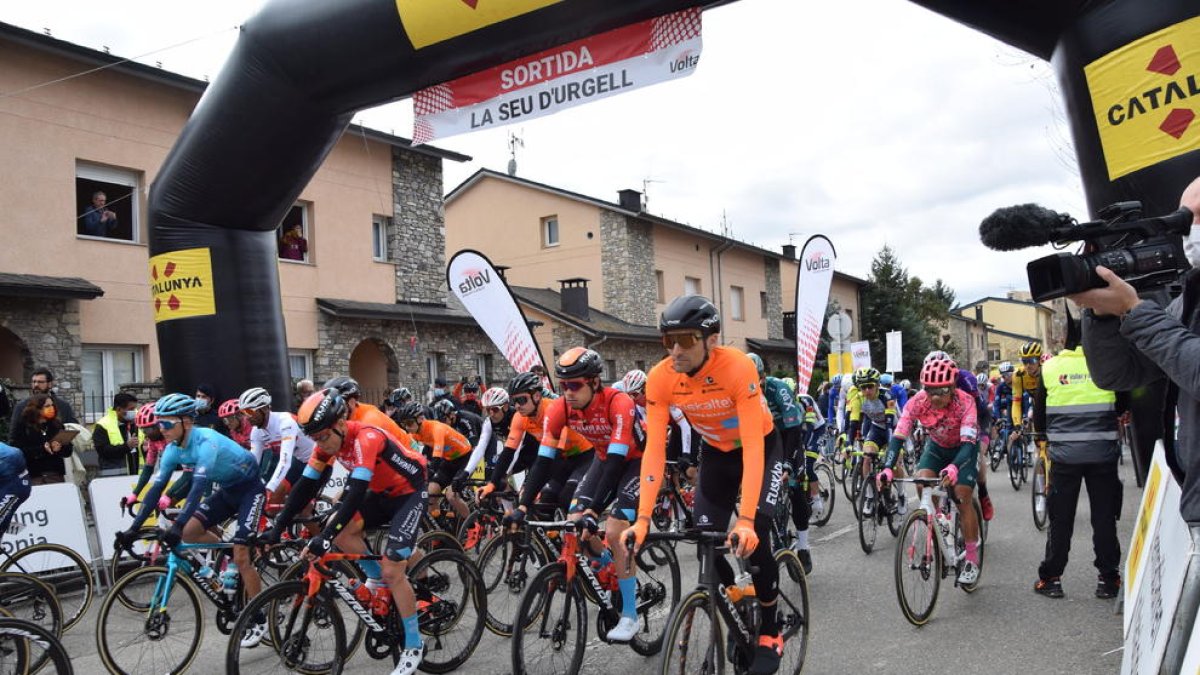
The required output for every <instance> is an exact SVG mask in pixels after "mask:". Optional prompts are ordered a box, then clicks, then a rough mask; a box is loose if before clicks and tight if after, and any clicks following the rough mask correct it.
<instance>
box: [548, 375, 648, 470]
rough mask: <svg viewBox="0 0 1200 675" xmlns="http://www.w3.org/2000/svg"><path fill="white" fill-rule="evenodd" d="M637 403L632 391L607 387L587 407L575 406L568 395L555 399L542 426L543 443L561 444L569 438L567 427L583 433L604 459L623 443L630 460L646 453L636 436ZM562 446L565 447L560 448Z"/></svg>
mask: <svg viewBox="0 0 1200 675" xmlns="http://www.w3.org/2000/svg"><path fill="white" fill-rule="evenodd" d="M634 408H635V406H634V403H633V399H632V398H630V397H629V394H626V393H625V392H621V391H617V390H616V389H613V388H612V387H604V388H602V389H600V390H599V391H597V392H596V393H595V395H593V396H592V400H591V402H590V403H588V405H587V407H586V408H584V409H583V410H575V409H573V408H571V407H570V405H568V404H567V402H566V399H565V398H560V399H557V400H555V401H554V402H553V403H552V404H551V405H550V407H549V409H548V410H547V412H546V419H545V423H544V425H543V429H542V445H545V446H547V447H551V448H558V447H559V443H560V441H561V440H562V439H563V438H565V436H566V435H565V434H564V433H563V430H564V429H570V430H572V431H575V432H578V433H579V435H581V436H583V437H584V438H585V439H587V441H588V442H589V443H591V444H592V447H593V448H595V449H596V457H597V458H598V459H600V460H601V461H604V459H605V458H606V457H607V456H608V450H609V448H610V447H615V446H621V447H622V448H623V450H624V451H623V452H618V454H622V455H625V458H626V459H627V460H630V459H637V458H638V457H641V456H642V449H641V448H640V447H638V446H637V443H635V442H634V440H633V425H634ZM560 449H561V448H560Z"/></svg>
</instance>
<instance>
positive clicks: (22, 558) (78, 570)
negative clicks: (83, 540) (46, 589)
mask: <svg viewBox="0 0 1200 675" xmlns="http://www.w3.org/2000/svg"><path fill="white" fill-rule="evenodd" d="M0 572H20V573H22V574H29V575H33V576H36V577H37V578H38V580H39V581H41V582H42V583H44V584H46V585H48V586H50V589H51V590H52V591H54V597H55V599H57V600H58V604H59V605H61V606H62V610H63V631H68V630H71V628H73V627H74V626H75V624H77V623H79V620H80V619H82V618H83V615H84V614H85V613H86V612H87V610H88V608H89V607H91V606H92V598H93V596H94V594H95V592H96V582H95V578H94V576H93V574H92V568H91V566H89V565H88V563H87V561H86V560H84V559H83V556H81V555H79V554H78V553H76V552H75V551H72V550H71V549H69V548H67V547H66V546H62V545H59V544H35V545H33V546H29V547H27V548H23V549H21V550H19V551H17V552H16V553H14V554H13V555H12V556H11V557H9V558H8V560H5V561H4V564H3V565H0Z"/></svg>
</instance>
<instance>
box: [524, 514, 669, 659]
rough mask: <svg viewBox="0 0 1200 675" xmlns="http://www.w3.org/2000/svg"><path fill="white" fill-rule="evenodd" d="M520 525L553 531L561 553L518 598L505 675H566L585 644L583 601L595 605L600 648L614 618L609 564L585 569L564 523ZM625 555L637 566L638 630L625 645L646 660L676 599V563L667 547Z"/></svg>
mask: <svg viewBox="0 0 1200 675" xmlns="http://www.w3.org/2000/svg"><path fill="white" fill-rule="evenodd" d="M526 526H527V527H528V528H530V529H535V530H542V531H547V532H548V531H555V532H558V533H559V535H560V536H559V539H560V540H561V541H562V548H561V550H560V551H559V554H558V558H557V559H556V560H555V561H554V562H553V563H551V564H549V565H546V566H545V567H543V568H541V569H540V570H538V572H537V574H536V575H535V576H534V577H533V578H532V579H530V581H529V584H528V585H527V586H526V588H525V592H524V593H522V594H521V602H520V604H519V605H518V607H517V613H516V616H515V618H514V632H513V642H512V667H513V673H514V675H533V674H539V675H540V674H541V673H545V674H547V675H557V674H559V673H571V674H572V675H573V674H575V673H578V672H579V670H580V668H581V666H582V664H583V656H584V650H585V644H586V642H587V633H588V630H587V629H588V619H587V611H586V603H591V604H593V605H596V606H597V609H596V632H597V633H598V637H599V639H600V640H601V641H603V642H608V638H607V635H608V631H609V630H611V629H612V628H613V627H614V626H616V625H617V621H618V620H620V618H621V610H620V608H621V598H620V590H619V587H618V586H617V575H616V570H615V565H614V563H611V562H610V563H608V565H607V566H605V567H602V568H600V569H599V570H597V569H594V568H593V565H592V562H591V560H590V557H589V556H588V554H587V551H586V545H584V546H581V545H580V541H579V537H578V536H577V535H576V534H575V531H574V529H575V523H574V522H572V521H569V520H562V521H533V522H528V523H526ZM629 555H630V558H634V557H636V560H637V571H636V574H637V577H638V579H637V614H638V617H639V620H640V623H641V624H642V629H641V632H640V633H639V634H638V635H636V636H634V638H633V640H632V641H631V642H630V643H629V646H630V648H632V649H633V651H635V652H637V653H638V654H640V655H642V656H652V655H654V654H657V653H658V652H659V650H660V649H662V640H663V629H665V628H666V618H667V616H668V614H669V613H670V611H671V608H672V607H674V606H675V603H676V602H678V601H679V561H678V560H677V559H676V557H675V551H674V549H672V548H671V547H670V546H667V545H655V546H643V547H642V550H641V551H639V552H637V553H636V555H635V554H633V553H632V552H630V554H629ZM609 644H612V643H609ZM561 657H566V658H565V659H563V658H561Z"/></svg>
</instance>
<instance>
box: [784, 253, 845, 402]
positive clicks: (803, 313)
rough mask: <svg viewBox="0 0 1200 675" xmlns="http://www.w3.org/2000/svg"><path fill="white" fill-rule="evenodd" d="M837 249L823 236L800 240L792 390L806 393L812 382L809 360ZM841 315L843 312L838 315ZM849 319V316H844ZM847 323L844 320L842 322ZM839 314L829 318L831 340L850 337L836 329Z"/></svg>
mask: <svg viewBox="0 0 1200 675" xmlns="http://www.w3.org/2000/svg"><path fill="white" fill-rule="evenodd" d="M836 263H837V252H836V251H835V250H834V249H833V243H831V242H830V241H829V239H828V238H827V237H825V235H821V234H818V235H815V236H812V237H809V238H808V241H806V242H804V249H803V250H801V251H800V267H799V269H798V270H797V271H796V391H798V392H807V391H808V385H809V383H810V382H811V381H812V370H813V361H815V360H816V358H817V345H818V344H819V343H820V341H821V327H822V326H823V325H825V306H826V305H828V304H829V288H830V286H831V285H833V270H834V267H836ZM842 316H844V315H842ZM846 319H849V317H846ZM846 323H848V321H846ZM842 324H843V322H842V320H841V316H839V317H837V318H833V317H831V318H830V320H829V329H830V335H831V337H833V338H834V340H845V339H846V338H848V337H850V334H849V331H848V330H847V331H846V332H845V334H844V335H841V334H838V333H837V331H838V330H839V329H840V328H841V327H842Z"/></svg>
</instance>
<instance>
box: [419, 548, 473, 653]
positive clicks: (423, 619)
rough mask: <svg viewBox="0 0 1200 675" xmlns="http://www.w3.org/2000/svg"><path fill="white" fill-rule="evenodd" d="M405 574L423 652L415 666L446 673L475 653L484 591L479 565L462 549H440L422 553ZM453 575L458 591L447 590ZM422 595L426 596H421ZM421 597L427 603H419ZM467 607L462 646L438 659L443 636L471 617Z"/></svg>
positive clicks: (443, 648) (452, 580) (441, 650)
mask: <svg viewBox="0 0 1200 675" xmlns="http://www.w3.org/2000/svg"><path fill="white" fill-rule="evenodd" d="M443 566H444V567H443ZM421 575H425V577H422V576H421ZM408 577H409V582H410V583H411V584H412V586H413V591H414V593H415V594H416V596H417V600H418V604H417V618H418V621H419V625H420V631H421V635H422V636H423V638H424V640H425V656H424V657H423V658H422V659H421V665H420V666H419V669H420V670H421V671H422V672H426V673H448V672H450V671H452V670H455V669H457V668H459V667H460V666H462V664H464V663H466V662H467V659H469V658H471V655H472V654H474V653H475V649H476V648H477V647H478V646H479V640H480V638H482V637H483V624H484V617H486V616H487V594H486V593H485V592H484V589H483V579H482V578H481V577H480V576H479V569H478V568H476V567H475V563H473V562H471V559H470V558H468V557H467V554H466V553H463V552H462V551H456V550H453V549H442V550H440V551H434V552H432V553H428V554H426V555H424V556H422V557H421V559H420V560H418V561H417V562H416V563H415V564H413V565H412V567H411V568H409V569H408ZM455 577H457V579H458V580H459V581H461V583H462V590H461V592H458V591H451V590H450V589H451V584H453V583H454V581H455ZM426 597H428V598H429V599H428V600H425V598H426ZM422 600H424V601H425V602H427V603H428V604H426V605H424V606H422V605H421V601H422ZM470 611H474V623H473V624H472V625H470V626H469V632H468V633H467V638H466V640H465V641H463V646H462V647H461V648H459V649H457V650H455V652H454V653H453V654H451V655H449V656H447V657H446V658H444V659H441V660H439V658H437V657H440V656H441V654H440V653H441V652H443V651H446V647H445V640H446V636H447V635H449V634H450V632H451V631H453V630H455V629H457V628H459V627H460V626H462V625H463V621H464V618H465V619H466V620H467V621H468V622H469V621H471V619H469V618H467V617H468V615H469V612H470Z"/></svg>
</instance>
